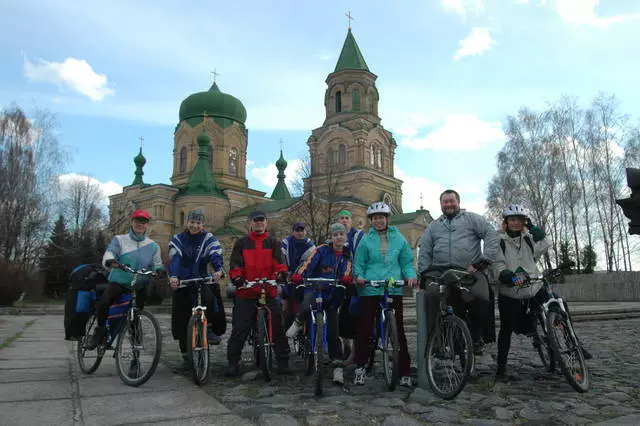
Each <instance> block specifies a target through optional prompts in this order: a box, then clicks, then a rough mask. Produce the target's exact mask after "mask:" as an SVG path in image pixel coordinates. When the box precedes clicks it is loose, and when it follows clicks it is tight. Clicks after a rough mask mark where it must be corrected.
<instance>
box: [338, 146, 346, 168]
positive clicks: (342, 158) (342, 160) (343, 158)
mask: <svg viewBox="0 0 640 426" xmlns="http://www.w3.org/2000/svg"><path fill="white" fill-rule="evenodd" d="M338 164H340V165H341V166H344V165H345V164H347V148H346V147H345V146H344V144H340V151H338Z"/></svg>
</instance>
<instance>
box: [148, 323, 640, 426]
mask: <svg viewBox="0 0 640 426" xmlns="http://www.w3.org/2000/svg"><path fill="white" fill-rule="evenodd" d="M158 316H159V318H160V322H161V324H162V329H163V336H164V345H163V362H165V363H166V364H167V365H169V366H170V367H171V368H177V366H178V364H179V361H180V356H179V350H178V348H177V342H174V341H173V340H172V338H171V333H170V329H169V326H170V321H169V316H168V315H158ZM229 331H230V330H228V332H229ZM576 331H577V333H578V335H579V336H580V337H581V339H582V340H583V342H584V344H585V346H586V347H588V349H589V350H590V351H591V352H592V353H593V355H594V359H592V360H591V361H589V362H588V366H589V371H590V378H591V388H590V390H589V392H588V393H585V394H579V393H577V392H575V391H574V390H573V388H571V387H570V385H569V384H567V382H566V381H565V380H564V377H563V376H562V375H561V374H560V373H546V372H545V371H544V369H543V368H542V364H541V362H540V360H539V359H538V357H537V354H536V353H535V352H534V349H533V348H532V346H531V343H530V341H529V339H527V338H525V337H523V336H514V338H513V342H512V352H511V354H510V358H509V366H510V370H509V374H510V381H509V382H508V383H501V382H498V383H496V382H494V380H493V370H494V368H495V355H496V349H495V345H488V346H487V348H486V351H485V355H483V356H481V357H478V358H477V360H476V373H475V376H474V377H473V379H472V382H471V383H469V384H467V386H466V388H465V389H464V391H463V392H462V393H461V394H460V395H459V396H458V397H457V398H456V399H455V400H453V401H443V400H440V399H438V398H437V397H435V396H434V395H433V394H432V393H431V392H430V390H428V389H421V388H414V389H412V390H410V389H406V388H401V387H398V389H397V390H396V391H394V392H388V391H386V389H385V385H384V378H383V376H382V373H381V364H380V363H376V366H375V372H374V376H373V377H371V378H368V380H367V382H366V384H365V386H358V387H356V386H353V385H351V384H350V382H351V380H352V377H353V368H354V367H353V366H351V367H347V368H346V369H345V380H346V383H347V384H345V386H336V385H334V384H332V383H331V380H330V377H329V375H330V369H329V367H327V372H326V376H327V379H325V383H324V395H323V396H322V397H320V398H316V397H314V395H313V379H312V378H311V377H309V378H307V377H304V376H303V374H302V370H303V364H302V360H301V359H300V358H298V357H297V356H295V355H293V356H292V358H291V366H292V368H293V370H294V374H293V375H291V376H278V375H274V378H273V380H272V381H271V382H270V383H265V382H264V380H263V379H262V376H261V375H260V374H258V373H257V372H256V371H253V370H252V369H251V368H245V369H244V370H243V375H242V377H240V378H234V379H230V378H225V377H224V375H223V372H224V368H225V366H226V339H225V341H224V342H223V344H222V345H220V346H217V347H213V348H212V349H213V350H212V360H211V363H212V370H213V376H212V378H211V380H210V382H209V383H208V384H207V385H206V386H204V387H203V389H204V390H205V391H206V392H207V393H209V394H210V395H212V396H213V397H215V398H216V399H217V400H219V401H220V402H222V403H223V404H224V405H225V406H226V407H227V408H229V409H230V410H231V412H232V413H234V414H235V415H238V416H241V417H243V418H244V419H245V420H247V421H250V422H257V423H259V424H273V425H278V426H287V425H295V424H301V425H305V424H306V425H323V426H328V425H363V424H384V425H413V424H433V423H436V424H437V423H442V424H519V423H525V422H526V423H527V424H589V423H599V422H606V421H609V422H610V423H604V424H640V391H639V390H638V389H637V387H638V386H637V384H638V377H640V352H639V351H638V343H637V342H638V339H639V338H640V319H630V320H621V321H605V322H582V323H579V324H577V325H576ZM228 334H229V333H227V336H228ZM407 337H408V340H409V350H410V353H411V354H412V358H413V357H415V353H416V336H415V333H413V332H410V333H408V335H407ZM379 358H380V357H379V356H378V359H379ZM412 363H413V364H414V367H415V359H412ZM414 380H415V377H414ZM194 386H195V385H194ZM625 422H626V423H625Z"/></svg>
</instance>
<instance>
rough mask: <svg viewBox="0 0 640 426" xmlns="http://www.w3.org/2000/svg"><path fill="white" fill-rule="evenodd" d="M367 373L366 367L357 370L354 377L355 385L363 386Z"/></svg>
mask: <svg viewBox="0 0 640 426" xmlns="http://www.w3.org/2000/svg"><path fill="white" fill-rule="evenodd" d="M366 373H367V370H366V369H365V368H364V367H358V368H356V371H355V376H354V377H353V384H354V385H360V386H363V385H364V378H365V376H366Z"/></svg>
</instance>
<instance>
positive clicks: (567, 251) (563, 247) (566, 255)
mask: <svg viewBox="0 0 640 426" xmlns="http://www.w3.org/2000/svg"><path fill="white" fill-rule="evenodd" d="M573 254H574V251H573V249H572V248H571V244H570V243H569V241H564V242H562V243H560V264H561V265H575V263H576V262H575V259H574V258H573ZM562 273H564V274H566V275H569V274H573V270H572V269H571V267H570V266H567V267H565V268H563V269H562Z"/></svg>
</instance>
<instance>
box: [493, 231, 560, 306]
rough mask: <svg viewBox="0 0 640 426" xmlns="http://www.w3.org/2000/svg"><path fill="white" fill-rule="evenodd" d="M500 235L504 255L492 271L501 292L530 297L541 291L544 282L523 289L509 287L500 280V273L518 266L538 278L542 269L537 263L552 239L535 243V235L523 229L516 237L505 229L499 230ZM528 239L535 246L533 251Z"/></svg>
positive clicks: (513, 270) (521, 297) (513, 269)
mask: <svg viewBox="0 0 640 426" xmlns="http://www.w3.org/2000/svg"><path fill="white" fill-rule="evenodd" d="M498 235H499V236H500V240H501V241H502V242H501V243H500V246H501V248H500V250H502V246H504V256H501V257H499V259H498V260H496V262H494V263H493V264H492V265H491V272H492V275H493V278H494V279H495V281H496V282H497V283H498V289H499V292H500V294H502V295H505V296H507V297H511V298H513V299H529V298H531V297H533V296H534V295H535V294H536V293H537V292H538V291H540V289H541V288H542V284H536V285H533V286H531V287H528V288H522V289H518V288H517V287H509V286H506V285H504V284H502V283H501V282H500V280H499V277H500V273H501V272H502V271H504V270H505V269H508V270H510V271H512V272H515V271H516V269H518V267H521V268H522V269H524V270H525V271H526V272H527V273H528V274H529V276H531V277H532V278H537V277H538V276H539V275H540V270H539V269H538V265H537V264H536V263H537V262H538V260H539V259H540V257H541V256H542V255H543V254H544V253H545V252H546V251H547V250H548V249H549V247H551V241H550V240H549V239H548V238H544V239H542V240H540V241H538V242H537V243H534V242H533V237H532V236H531V234H530V233H529V232H527V231H523V232H522V234H521V235H520V236H518V237H515V238H512V237H510V236H509V235H507V233H506V232H504V231H500V232H498ZM526 239H528V240H529V242H530V243H531V245H532V246H533V251H532V250H531V246H530V244H529V243H527V241H526Z"/></svg>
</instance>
